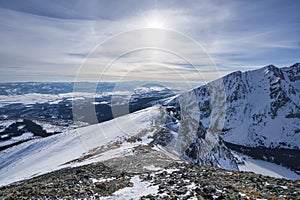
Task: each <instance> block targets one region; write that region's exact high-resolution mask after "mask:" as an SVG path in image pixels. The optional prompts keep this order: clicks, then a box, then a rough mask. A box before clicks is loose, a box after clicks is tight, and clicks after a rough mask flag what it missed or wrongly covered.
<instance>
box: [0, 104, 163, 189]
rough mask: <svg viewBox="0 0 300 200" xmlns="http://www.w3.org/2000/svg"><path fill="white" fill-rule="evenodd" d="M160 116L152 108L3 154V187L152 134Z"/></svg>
mask: <svg viewBox="0 0 300 200" xmlns="http://www.w3.org/2000/svg"><path fill="white" fill-rule="evenodd" d="M160 114H161V113H160V110H159V107H152V108H149V109H145V110H142V111H139V112H136V113H132V114H130V115H126V116H122V117H119V118H116V119H114V120H111V121H107V122H104V123H101V124H96V125H92V126H87V127H84V128H79V129H76V130H71V131H67V132H65V133H61V134H58V135H53V136H50V137H47V138H42V139H36V140H32V141H29V142H26V143H23V144H21V145H17V146H15V147H13V148H10V149H7V150H5V151H2V152H0V157H1V163H0V186H1V185H6V184H9V183H12V182H15V181H18V180H23V179H28V178H30V177H33V176H37V175H39V174H44V173H47V172H50V171H54V170H57V169H60V168H64V167H68V166H71V164H69V165H66V164H65V163H67V162H69V161H72V160H75V159H78V158H80V157H82V156H84V155H85V154H87V153H88V152H89V151H91V150H93V149H94V148H96V147H100V146H103V145H106V144H108V143H109V142H112V141H115V140H116V139H117V138H120V137H123V136H134V135H137V134H139V133H141V132H151V130H152V129H153V126H155V123H154V121H155V120H156V119H159V118H160V117H159V116H160ZM95 161H97V159H96V160H94V162H95ZM89 162H93V160H90V161H89Z"/></svg>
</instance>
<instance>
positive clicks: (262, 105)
mask: <svg viewBox="0 0 300 200" xmlns="http://www.w3.org/2000/svg"><path fill="white" fill-rule="evenodd" d="M299 74H300V64H295V65H293V66H291V67H286V68H282V69H279V68H277V67H275V66H273V65H269V66H266V67H264V68H261V69H258V70H254V71H248V72H244V73H242V72H240V71H238V72H234V73H231V74H229V75H227V76H225V77H223V78H221V79H218V80H216V81H213V82H211V83H208V84H207V85H203V86H201V87H199V88H196V89H194V90H191V91H189V92H186V93H184V94H182V95H180V96H178V97H176V98H174V99H173V100H172V101H169V102H168V103H166V105H167V106H168V108H167V111H168V115H169V117H170V119H171V120H167V121H168V122H167V123H166V124H167V125H166V127H167V128H169V129H171V130H172V132H173V138H174V139H173V140H170V142H169V143H168V145H165V146H167V148H168V149H169V150H171V151H174V152H176V153H177V154H180V155H183V157H185V158H186V159H187V160H189V161H192V162H195V163H199V164H212V165H214V166H219V167H222V168H226V169H236V163H235V161H234V158H233V156H232V154H231V153H230V150H229V149H228V148H227V147H233V146H232V145H231V144H233V145H237V146H240V147H248V148H250V150H249V152H250V151H251V148H252V149H264V150H265V149H278V150H280V149H284V150H286V149H288V150H291V151H293V153H292V154H290V156H289V155H287V157H293V158H292V159H297V157H298V155H299V152H298V150H299V148H300V120H299V118H300V104H299V103H300V75H299ZM224 144H227V145H224ZM226 146H227V147H226ZM235 147H236V146H235ZM235 150H237V148H235ZM256 152H257V151H256ZM244 153H245V152H244ZM250 154H251V153H250ZM277 154H278V153H277ZM274 157H275V158H274ZM258 158H264V159H267V160H271V161H275V162H276V161H278V162H277V163H281V164H284V162H287V160H286V159H287V158H285V159H280V160H276V155H275V154H274V155H273V154H270V155H269V154H268V155H267V154H266V155H264V153H263V152H261V155H258ZM294 163H295V164H296V162H294ZM289 167H292V168H294V169H298V167H299V166H297V164H296V165H293V166H289Z"/></svg>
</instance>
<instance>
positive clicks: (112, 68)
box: [0, 0, 300, 82]
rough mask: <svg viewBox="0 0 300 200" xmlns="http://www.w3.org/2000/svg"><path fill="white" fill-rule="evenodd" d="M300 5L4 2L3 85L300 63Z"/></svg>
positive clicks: (0, 32)
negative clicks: (21, 82) (19, 82)
mask: <svg viewBox="0 0 300 200" xmlns="http://www.w3.org/2000/svg"><path fill="white" fill-rule="evenodd" d="M299 8H300V1H298V0H288V1H281V0H257V1H246V0H239V1H238V0H236V1H231V0H228V1H218V0H212V1H209V0H207V1H206V0H203V1H202V0H195V1H192V0H191V1H184V0H178V1H173V0H165V1H155V0H148V1H147V0H144V1H143V0H141V1H139V0H119V1H110V0H51V1H50V0H26V1H22V0H0V82H16V81H103V80H105V81H124V80H151V81H154V80H159V81H170V82H172V81H173V82H174V81H192V82H197V81H199V82H200V81H203V80H204V81H210V80H213V79H216V78H218V77H220V76H222V75H225V74H228V73H230V72H233V71H237V70H241V71H246V70H252V69H257V68H260V67H263V66H266V65H269V64H274V65H275V66H278V67H285V66H290V65H292V64H294V63H297V62H300V37H299V35H300V12H299Z"/></svg>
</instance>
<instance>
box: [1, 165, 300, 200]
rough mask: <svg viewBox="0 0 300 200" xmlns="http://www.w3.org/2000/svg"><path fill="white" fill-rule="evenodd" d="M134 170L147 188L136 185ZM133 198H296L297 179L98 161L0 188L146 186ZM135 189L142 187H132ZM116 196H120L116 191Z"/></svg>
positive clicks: (34, 194) (87, 193)
mask: <svg viewBox="0 0 300 200" xmlns="http://www.w3.org/2000/svg"><path fill="white" fill-rule="evenodd" d="M134 176H135V177H136V176H138V178H139V179H140V180H141V183H144V182H145V183H147V185H146V186H145V185H144V184H141V185H142V186H143V185H144V187H145V188H142V186H139V187H137V185H135V184H139V183H136V182H132V177H134ZM149 187H154V188H157V189H156V190H155V191H153V192H152V193H151V194H148V195H142V194H141V195H140V196H138V197H135V198H137V199H189V198H195V199H249V198H250V199H297V198H298V197H299V195H300V189H299V188H300V182H299V181H288V180H284V179H275V178H270V177H266V176H262V175H257V174H253V173H246V172H234V171H226V170H223V169H219V168H214V167H209V166H198V165H195V164H187V163H179V162H174V163H172V164H170V165H168V166H166V167H165V168H164V169H156V171H152V172H146V173H145V172H144V173H127V172H122V171H117V170H113V169H112V168H109V167H107V166H105V165H104V164H102V163H96V164H90V165H86V166H82V167H76V168H68V169H62V170H58V171H56V172H52V173H49V174H45V175H42V176H39V177H36V178H33V179H30V180H25V181H22V182H19V183H15V184H12V185H10V186H5V187H2V188H0V196H1V199H97V198H99V197H111V198H112V199H114V198H116V197H117V196H116V193H115V192H116V191H120V192H121V191H122V189H123V188H132V190H134V188H139V189H140V190H146V189H147V188H149ZM135 192H137V193H139V192H141V191H135ZM119 198H120V197H119Z"/></svg>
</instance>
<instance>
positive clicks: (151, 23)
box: [146, 18, 165, 28]
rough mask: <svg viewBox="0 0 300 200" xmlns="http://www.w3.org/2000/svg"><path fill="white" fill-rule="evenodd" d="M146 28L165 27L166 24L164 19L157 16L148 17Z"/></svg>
mask: <svg viewBox="0 0 300 200" xmlns="http://www.w3.org/2000/svg"><path fill="white" fill-rule="evenodd" d="M146 28H165V24H164V22H163V20H160V19H157V18H154V19H148V21H147V22H146Z"/></svg>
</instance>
